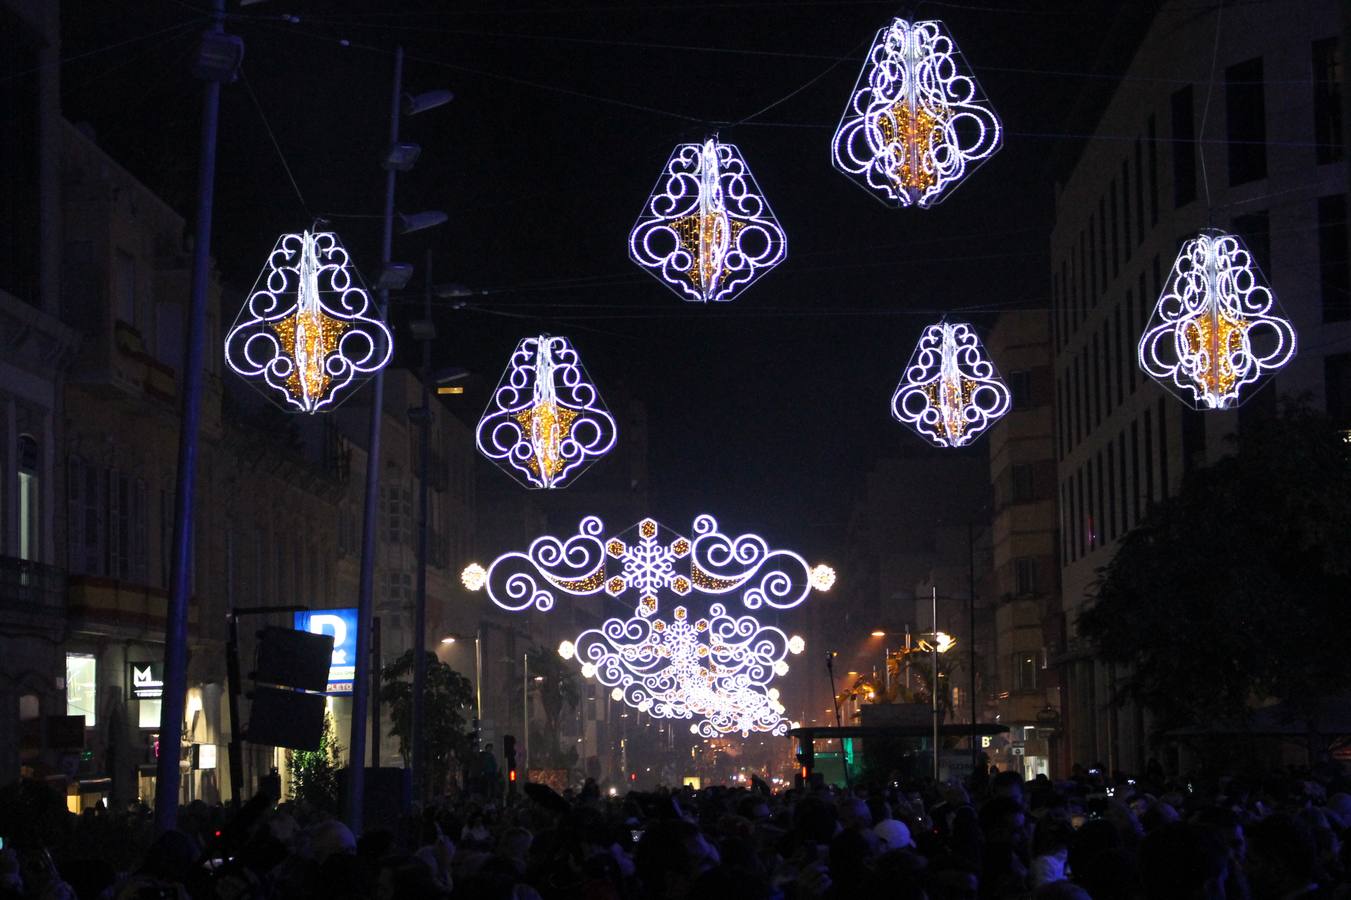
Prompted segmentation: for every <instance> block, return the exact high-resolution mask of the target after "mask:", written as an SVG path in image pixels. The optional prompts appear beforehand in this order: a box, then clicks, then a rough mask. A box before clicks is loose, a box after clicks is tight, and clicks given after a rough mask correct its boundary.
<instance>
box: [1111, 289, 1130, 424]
mask: <svg viewBox="0 0 1351 900" xmlns="http://www.w3.org/2000/svg"><path fill="white" fill-rule="evenodd" d="M1130 302H1131V292H1130V291H1126V301H1125V305H1127V306H1129V304H1130ZM1121 311H1122V304H1118V305H1117V308H1116V312H1115V313H1114V314H1113V315H1114V317H1115V318H1116V402H1117V405H1118V406H1120V405H1121V404H1122V403H1125V402H1126V372H1125V370H1126V369H1128V368H1130V366H1129V365H1127V363H1126V360H1127V359H1128V358H1129V353H1130V336H1129V335H1127V334H1126V331H1125V329H1124V328H1123V327H1122V325H1121Z"/></svg>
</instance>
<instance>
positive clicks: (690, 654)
mask: <svg viewBox="0 0 1351 900" xmlns="http://www.w3.org/2000/svg"><path fill="white" fill-rule="evenodd" d="M603 532H604V526H603V525H602V524H601V521H600V519H598V518H596V517H594V516H592V517H588V518H586V519H583V520H582V522H581V524H580V525H579V526H578V529H577V533H576V534H575V535H572V536H571V537H568V538H567V539H559V538H556V537H552V536H547V535H546V536H544V537H540V538H537V539H536V540H535V541H534V542H533V543H532V544H531V545H530V548H529V549H528V550H527V551H526V552H525V553H519V552H511V553H505V554H503V555H502V556H499V557H498V558H497V559H496V560H495V561H494V562H493V563H492V565H490V566H489V567H488V572H487V580H486V585H485V587H486V590H487V592H488V596H489V598H490V599H491V600H492V601H493V602H494V603H496V604H497V605H498V606H500V607H502V608H503V609H507V610H512V611H517V612H519V611H523V610H526V609H529V608H532V607H533V608H535V609H538V610H541V611H546V612H547V611H548V610H550V609H552V608H553V606H554V601H555V599H556V595H557V593H558V592H563V593H567V594H571V595H573V596H575V597H587V596H593V595H596V594H600V593H602V592H603V593H605V594H607V595H609V596H612V597H616V598H618V597H623V596H634V597H635V599H636V604H635V606H634V610H633V615H632V616H631V617H629V618H610V619H607V620H606V621H605V622H604V623H603V624H602V625H601V626H600V627H599V628H589V629H587V630H585V631H583V632H582V633H581V634H580V635H578V637H577V639H576V640H575V641H564V642H563V643H562V644H561V645H560V646H559V653H560V655H562V656H563V657H564V658H565V659H573V658H576V659H577V660H578V662H579V663H580V664H581V668H582V675H583V676H584V677H587V678H595V679H596V680H597V681H598V682H600V683H601V684H602V685H604V686H606V687H608V688H611V693H612V696H613V697H614V698H615V699H616V700H622V701H624V702H625V703H628V704H629V705H630V706H633V707H634V708H636V709H638V710H639V711H641V712H646V713H649V714H650V715H652V716H655V717H657V718H665V719H686V720H695V721H694V722H693V723H692V725H691V727H690V730H691V731H692V732H694V733H695V734H700V735H703V736H705V737H714V736H717V735H723V734H731V733H733V732H740V733H741V734H743V735H748V734H750V732H752V731H756V732H770V733H773V734H786V733H787V731H788V722H786V721H785V720H784V719H783V718H782V714H783V712H784V707H783V704H781V703H780V702H779V699H778V691H777V689H775V688H773V687H771V686H770V683H771V682H772V681H773V679H774V678H775V677H776V676H779V675H784V674H786V673H787V672H788V663H787V657H788V656H789V655H791V654H797V653H801V652H802V651H803V649H804V647H805V644H804V642H803V640H802V638H800V637H797V636H793V637H789V636H788V635H787V634H785V633H784V632H783V631H781V630H780V629H778V628H776V627H774V626H772V625H761V624H760V623H759V622H758V621H756V619H755V617H754V616H751V615H743V616H733V615H731V614H730V613H729V612H728V610H727V606H726V604H725V603H724V602H721V601H715V602H713V603H711V604H710V605H709V607H708V613H707V615H702V616H701V615H697V614H692V613H691V612H690V610H689V608H688V607H687V606H686V605H685V603H687V602H688V601H687V600H686V599H684V598H687V597H690V596H691V595H693V594H696V593H701V594H711V595H724V594H732V593H739V594H740V598H741V603H742V605H743V606H745V607H746V608H747V609H749V610H755V609H759V608H760V607H761V606H764V605H769V606H773V607H775V608H778V609H791V608H792V607H794V606H797V605H798V604H799V603H801V602H802V601H803V600H805V599H806V598H807V595H808V594H809V593H810V592H811V591H812V590H813V589H815V590H826V589H827V588H828V587H829V584H828V583H827V581H829V580H832V579H827V578H826V577H825V573H826V571H827V570H828V567H824V566H817V567H816V568H814V569H813V568H810V567H808V565H807V563H806V561H805V560H804V559H803V558H802V557H801V556H799V555H797V554H796V553H793V552H792V551H788V550H771V549H770V548H769V545H768V544H767V543H766V542H765V541H764V539H763V538H761V537H759V536H758V535H754V534H743V535H739V536H737V537H730V536H728V535H725V534H723V533H722V532H721V531H720V530H719V528H718V523H717V522H716V521H715V520H714V519H713V517H712V516H699V517H698V518H696V519H695V521H694V535H695V537H694V538H693V539H690V538H687V537H684V536H683V535H679V534H676V533H674V532H671V531H669V530H667V529H666V528H665V527H664V526H662V525H661V524H659V523H658V522H657V521H656V520H655V519H643V520H642V521H641V522H639V523H638V524H637V525H635V526H634V527H633V528H631V529H629V530H628V531H626V532H623V533H622V534H619V535H616V536H614V537H609V538H606V537H603V536H602V535H603ZM832 574H833V573H832ZM665 593H670V594H675V595H676V596H677V597H679V598H681V602H680V605H677V606H676V607H675V608H674V609H672V610H671V614H670V616H669V617H666V616H662V615H661V614H660V612H661V608H660V602H661V601H660V598H661V596H662V595H663V594H665Z"/></svg>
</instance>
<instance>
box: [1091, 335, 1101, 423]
mask: <svg viewBox="0 0 1351 900" xmlns="http://www.w3.org/2000/svg"><path fill="white" fill-rule="evenodd" d="M1092 362H1093V397H1092V401H1093V418H1092V420H1091V421H1092V423H1093V426H1094V427H1096V426H1097V425H1100V424H1101V423H1102V336H1101V334H1099V333H1097V332H1094V334H1093V360H1092Z"/></svg>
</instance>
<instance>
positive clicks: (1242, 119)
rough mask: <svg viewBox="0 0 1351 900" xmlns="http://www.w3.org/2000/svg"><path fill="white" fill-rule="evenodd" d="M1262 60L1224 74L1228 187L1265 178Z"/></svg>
mask: <svg viewBox="0 0 1351 900" xmlns="http://www.w3.org/2000/svg"><path fill="white" fill-rule="evenodd" d="M1265 87H1266V85H1265V83H1264V81H1263V77H1262V57H1260V56H1259V57H1257V58H1255V59H1250V60H1248V61H1247V62H1241V63H1238V64H1237V65H1232V66H1230V67H1229V68H1227V69H1225V70H1224V100H1225V102H1224V111H1225V120H1226V122H1227V123H1228V125H1229V135H1228V143H1229V183H1230V184H1231V185H1235V184H1247V183H1248V182H1250V181H1256V180H1258V179H1259V178H1266V177H1267V109H1266V103H1265V100H1264V98H1263V94H1264V93H1265Z"/></svg>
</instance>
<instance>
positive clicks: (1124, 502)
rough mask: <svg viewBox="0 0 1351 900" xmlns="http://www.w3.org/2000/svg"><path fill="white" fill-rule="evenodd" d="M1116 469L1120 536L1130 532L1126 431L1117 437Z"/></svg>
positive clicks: (1122, 430) (1122, 431) (1123, 430)
mask: <svg viewBox="0 0 1351 900" xmlns="http://www.w3.org/2000/svg"><path fill="white" fill-rule="evenodd" d="M1116 461H1117V468H1118V469H1120V470H1121V530H1120V533H1121V534H1123V535H1124V534H1125V533H1126V532H1127V531H1128V530H1130V521H1129V519H1130V514H1131V512H1130V496H1131V495H1130V483H1129V482H1128V481H1127V480H1126V429H1124V428H1123V429H1121V434H1119V435H1117V451H1116Z"/></svg>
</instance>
